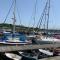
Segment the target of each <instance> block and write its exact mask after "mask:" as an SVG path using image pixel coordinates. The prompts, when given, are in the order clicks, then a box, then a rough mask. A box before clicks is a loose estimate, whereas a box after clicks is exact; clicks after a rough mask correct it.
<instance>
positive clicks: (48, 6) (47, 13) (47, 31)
mask: <svg viewBox="0 0 60 60" xmlns="http://www.w3.org/2000/svg"><path fill="white" fill-rule="evenodd" d="M49 12H50V0H48V11H47V34H48V24H49Z"/></svg>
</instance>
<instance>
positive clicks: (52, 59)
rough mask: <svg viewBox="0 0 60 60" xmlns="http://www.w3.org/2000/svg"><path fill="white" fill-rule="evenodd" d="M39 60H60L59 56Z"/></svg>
mask: <svg viewBox="0 0 60 60" xmlns="http://www.w3.org/2000/svg"><path fill="white" fill-rule="evenodd" d="M39 60H60V56H55V57H48V58H43V59H39Z"/></svg>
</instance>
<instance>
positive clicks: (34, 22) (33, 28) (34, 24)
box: [33, 0, 37, 32]
mask: <svg viewBox="0 0 60 60" xmlns="http://www.w3.org/2000/svg"><path fill="white" fill-rule="evenodd" d="M36 7H37V0H35V7H34V16H33V20H34V24H33V32H34V25H35V19H36V18H35V17H36Z"/></svg>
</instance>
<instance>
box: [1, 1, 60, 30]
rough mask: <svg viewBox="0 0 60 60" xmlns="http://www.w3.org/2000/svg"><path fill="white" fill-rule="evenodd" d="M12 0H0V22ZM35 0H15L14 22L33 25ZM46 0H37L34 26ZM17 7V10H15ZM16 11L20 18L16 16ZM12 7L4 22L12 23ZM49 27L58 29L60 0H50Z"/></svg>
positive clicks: (3, 18)
mask: <svg viewBox="0 0 60 60" xmlns="http://www.w3.org/2000/svg"><path fill="white" fill-rule="evenodd" d="M12 1H13V0H0V23H3V21H4V20H5V18H6V15H7V13H8V11H9V9H10V7H11V5H12ZM35 1H36V0H16V7H17V8H16V24H18V25H19V24H20V22H21V24H22V25H24V26H33V23H34V20H33V16H34V7H35ZM46 1H47V0H37V5H36V15H35V26H36V25H37V23H38V21H39V18H40V16H41V13H42V12H43V9H44V6H45V3H46ZM17 9H18V11H17ZM18 13H19V16H20V18H19V17H18ZM12 17H13V7H12V8H11V11H10V13H9V15H8V18H7V20H6V23H10V24H12V23H13V20H12V19H11V18H12ZM49 29H60V0H51V7H50V16H49Z"/></svg>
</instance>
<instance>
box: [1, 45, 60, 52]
mask: <svg viewBox="0 0 60 60" xmlns="http://www.w3.org/2000/svg"><path fill="white" fill-rule="evenodd" d="M57 47H60V44H54V45H53V44H43V45H40V44H39V45H37V44H35V45H11V46H10V45H1V46H0V52H10V51H23V50H33V49H41V48H42V49H43V48H57Z"/></svg>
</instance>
